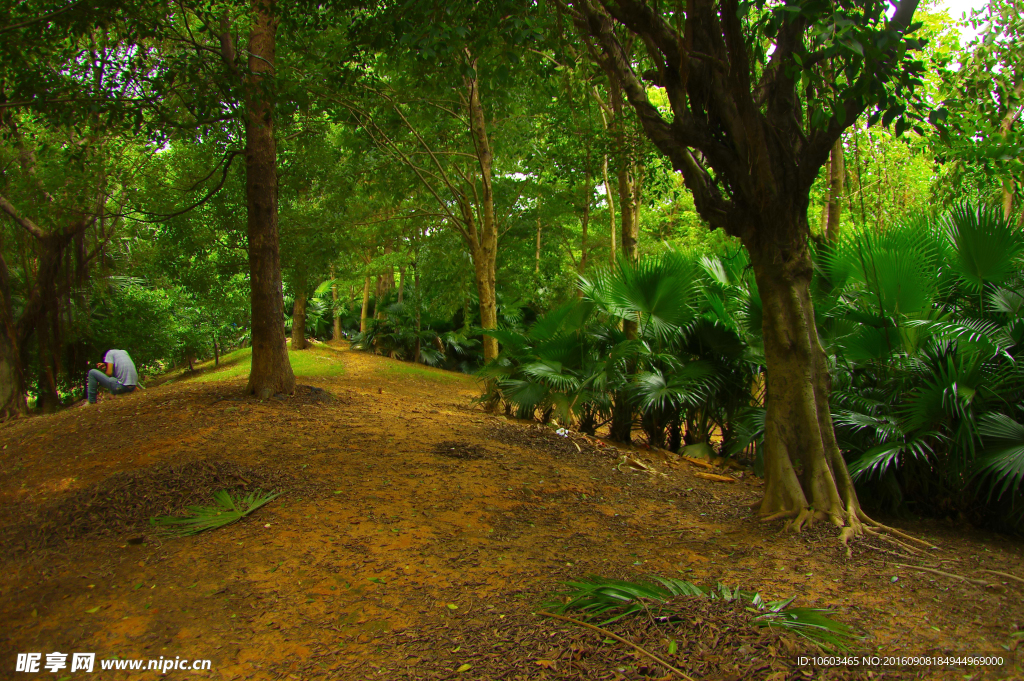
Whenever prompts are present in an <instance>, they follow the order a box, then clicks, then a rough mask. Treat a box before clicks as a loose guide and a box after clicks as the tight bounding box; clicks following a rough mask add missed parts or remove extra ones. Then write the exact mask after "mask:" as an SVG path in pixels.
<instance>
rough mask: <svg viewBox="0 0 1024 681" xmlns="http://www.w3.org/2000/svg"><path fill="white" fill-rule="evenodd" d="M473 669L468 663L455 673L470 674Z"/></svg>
mask: <svg viewBox="0 0 1024 681" xmlns="http://www.w3.org/2000/svg"><path fill="white" fill-rule="evenodd" d="M472 668H473V665H471V664H470V663H468V662H467V663H466V664H464V665H461V666H460V667H459V668H458V669H456V670H455V672H456V673H457V674H461V673H462V672H468V671H469V670H470V669H472Z"/></svg>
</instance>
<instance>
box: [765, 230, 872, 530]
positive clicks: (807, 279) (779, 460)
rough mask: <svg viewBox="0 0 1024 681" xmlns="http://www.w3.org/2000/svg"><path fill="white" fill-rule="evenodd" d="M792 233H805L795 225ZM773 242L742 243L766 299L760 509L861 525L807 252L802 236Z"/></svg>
mask: <svg viewBox="0 0 1024 681" xmlns="http://www.w3.org/2000/svg"><path fill="white" fill-rule="evenodd" d="M779 219H781V220H789V221H790V222H791V223H795V222H797V221H799V220H800V218H799V217H793V216H781V217H780V218H779ZM803 220H804V221H806V217H804V218H803ZM804 227H806V225H804ZM794 231H795V232H796V233H797V234H799V233H806V232H802V231H801V230H800V229H799V226H796V228H795V229H794ZM777 243H778V241H777V240H773V241H772V242H770V243H768V244H762V243H758V242H751V243H747V244H745V245H746V246H747V250H748V251H749V252H750V257H751V262H752V265H753V268H754V276H755V279H756V281H757V287H758V291H759V292H760V295H761V300H762V303H763V305H764V317H763V334H764V348H765V360H766V365H767V372H766V373H767V386H766V387H767V393H766V398H765V405H766V407H767V417H766V421H765V493H764V498H763V500H762V501H761V503H760V506H759V512H760V514H761V515H763V516H767V517H790V518H793V519H794V526H795V527H796V528H799V527H801V526H802V525H804V524H805V523H806V522H807V521H808V520H811V519H814V518H828V519H830V520H831V521H832V522H833V523H835V524H836V525H846V526H847V529H848V530H849V531H850V532H855V531H859V528H860V525H861V520H862V518H861V517H859V513H860V506H859V503H858V501H857V494H856V491H855V490H854V487H853V481H852V480H851V478H850V475H849V473H848V472H847V469H846V464H845V462H844V461H843V458H842V454H841V453H840V451H839V446H838V445H837V444H836V439H835V432H834V430H833V426H832V415H831V412H830V410H829V392H830V386H831V383H830V378H829V374H828V367H827V364H826V358H825V352H824V350H823V349H822V347H821V343H820V341H819V339H818V332H817V327H816V325H815V323H814V307H813V304H812V302H811V293H810V284H811V274H812V263H811V257H810V253H809V250H808V248H807V245H806V241H804V242H803V243H800V241H799V239H797V240H794V241H793V242H790V244H791V245H790V246H789V247H788V248H786V249H785V250H783V249H779V248H778V247H777ZM787 251H788V252H787Z"/></svg>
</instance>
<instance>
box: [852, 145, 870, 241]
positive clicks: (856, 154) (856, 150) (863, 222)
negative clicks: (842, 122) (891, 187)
mask: <svg viewBox="0 0 1024 681" xmlns="http://www.w3.org/2000/svg"><path fill="white" fill-rule="evenodd" d="M853 162H854V163H855V164H856V168H857V194H858V195H859V196H860V226H861V228H862V229H863V228H865V227H867V225H868V223H867V215H866V211H865V210H864V181H863V178H862V176H861V171H862V168H861V164H860V130H858V129H857V128H856V127H855V128H854V131H853Z"/></svg>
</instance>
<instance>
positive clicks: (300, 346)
mask: <svg viewBox="0 0 1024 681" xmlns="http://www.w3.org/2000/svg"><path fill="white" fill-rule="evenodd" d="M305 349H306V292H305V291H304V290H303V291H296V292H295V305H294V307H293V308H292V350H305Z"/></svg>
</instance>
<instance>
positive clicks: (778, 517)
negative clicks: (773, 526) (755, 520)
mask: <svg viewBox="0 0 1024 681" xmlns="http://www.w3.org/2000/svg"><path fill="white" fill-rule="evenodd" d="M799 513H800V512H799V511H795V510H793V511H779V512H778V513H772V514H771V515H769V516H765V517H764V518H761V522H762V523H770V522H772V521H775V520H782V519H783V518H795V517H796V516H797V515H798V514H799Z"/></svg>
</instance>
